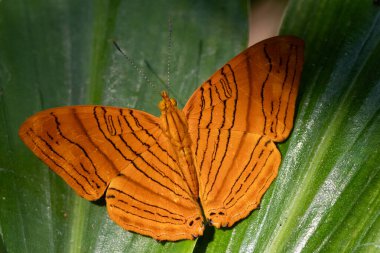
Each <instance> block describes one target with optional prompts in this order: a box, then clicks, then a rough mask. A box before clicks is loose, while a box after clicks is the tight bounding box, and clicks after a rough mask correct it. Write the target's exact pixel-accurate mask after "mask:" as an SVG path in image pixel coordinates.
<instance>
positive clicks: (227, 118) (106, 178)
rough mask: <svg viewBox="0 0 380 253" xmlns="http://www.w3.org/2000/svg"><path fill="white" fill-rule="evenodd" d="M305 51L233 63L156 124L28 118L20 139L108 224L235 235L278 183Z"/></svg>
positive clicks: (165, 101) (166, 101)
mask: <svg viewBox="0 0 380 253" xmlns="http://www.w3.org/2000/svg"><path fill="white" fill-rule="evenodd" d="M303 51H304V43H303V41H302V40H300V39H298V38H296V37H293V36H278V37H273V38H270V39H267V40H264V41H262V42H259V43H258V44H256V45H253V46H251V47H249V48H248V49H246V50H245V51H243V52H242V53H240V54H239V55H237V56H236V57H234V58H233V59H231V60H230V61H229V62H228V63H227V64H225V65H224V66H223V67H222V68H221V69H219V70H218V71H217V72H216V73H215V74H213V75H212V76H211V77H210V78H209V79H208V80H207V81H205V82H204V83H203V84H202V85H201V86H200V87H199V88H198V89H197V90H196V91H195V92H194V93H193V95H192V96H191V97H190V99H189V100H188V102H187V103H186V105H185V107H184V108H183V109H182V110H180V109H179V108H178V107H177V102H176V100H175V99H173V98H170V97H169V95H168V93H167V92H165V91H163V92H162V93H161V96H162V101H161V102H160V103H159V108H160V111H161V116H160V117H155V116H153V115H150V114H148V113H146V112H143V111H139V110H136V109H129V108H117V107H109V106H93V105H88V106H86V105H85V106H65V107H60V108H53V109H48V110H45V111H42V112H39V113H37V114H35V115H33V116H31V117H30V118H28V119H27V120H26V121H25V122H24V123H23V124H22V126H21V127H20V130H19V136H20V137H21V139H22V140H23V142H24V143H25V144H26V145H27V146H28V147H29V148H30V150H31V151H32V152H33V153H34V154H35V155H36V156H37V157H39V158H40V159H41V160H42V161H43V162H44V163H46V164H47V165H48V166H49V167H50V168H51V169H52V170H53V171H54V172H55V173H57V174H58V175H59V176H60V177H62V179H63V180H65V181H66V183H67V184H68V185H70V186H71V187H72V188H73V189H74V190H75V192H76V193H77V194H78V195H79V196H81V197H83V198H85V199H87V200H90V201H94V200H97V199H99V198H101V197H102V196H103V195H104V194H105V200H106V206H107V211H108V214H109V216H110V217H111V219H112V220H114V221H115V222H116V223H117V224H119V225H120V226H121V227H123V228H124V229H126V230H129V231H133V232H137V233H139V234H142V235H146V236H150V237H153V238H155V239H157V240H168V241H176V240H182V239H194V238H197V237H199V236H201V235H202V234H203V231H204V229H205V223H206V221H207V223H208V224H210V225H213V226H215V227H217V228H220V227H231V226H232V225H234V224H235V223H236V222H237V221H239V220H241V219H243V218H245V217H246V216H247V215H249V214H250V213H251V212H252V210H254V209H255V208H257V207H258V205H259V203H260V200H261V198H262V196H263V195H264V193H265V192H266V190H267V189H268V187H269V186H270V184H271V183H272V181H273V180H274V179H275V177H276V176H277V173H278V168H279V165H280V162H281V154H280V152H279V150H278V149H277V147H276V144H275V142H281V141H284V140H285V139H286V138H287V137H288V135H289V134H290V132H291V130H292V128H293V118H294V113H295V103H296V98H297V93H298V86H299V82H300V77H301V71H302V66H303Z"/></svg>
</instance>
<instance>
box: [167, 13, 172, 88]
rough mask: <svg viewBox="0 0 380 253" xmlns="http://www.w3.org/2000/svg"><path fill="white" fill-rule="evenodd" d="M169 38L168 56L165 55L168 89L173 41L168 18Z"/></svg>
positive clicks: (170, 20)
mask: <svg viewBox="0 0 380 253" xmlns="http://www.w3.org/2000/svg"><path fill="white" fill-rule="evenodd" d="M168 23H169V35H168V36H169V38H168V55H167V61H168V80H167V81H168V83H167V86H168V87H169V88H170V86H171V85H170V62H171V54H172V46H173V44H172V43H173V41H172V33H173V23H172V19H171V18H170V17H169V21H168Z"/></svg>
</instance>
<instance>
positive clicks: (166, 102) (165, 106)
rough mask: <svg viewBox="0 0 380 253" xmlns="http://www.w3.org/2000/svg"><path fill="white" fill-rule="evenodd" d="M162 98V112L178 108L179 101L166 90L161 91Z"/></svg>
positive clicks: (160, 106) (159, 105) (160, 104)
mask: <svg viewBox="0 0 380 253" xmlns="http://www.w3.org/2000/svg"><path fill="white" fill-rule="evenodd" d="M161 97H162V100H161V101H160V103H159V104H158V107H159V108H160V111H161V112H168V111H171V110H173V109H176V108H177V101H176V100H175V99H174V98H170V97H169V95H168V93H167V92H166V91H163V92H161Z"/></svg>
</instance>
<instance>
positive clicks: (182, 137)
mask: <svg viewBox="0 0 380 253" xmlns="http://www.w3.org/2000/svg"><path fill="white" fill-rule="evenodd" d="M161 96H162V100H161V101H160V103H159V108H160V111H161V128H162V131H163V133H164V134H165V135H166V137H167V138H168V139H169V141H170V145H171V148H172V149H173V151H174V153H175V154H176V159H177V161H178V164H179V167H180V168H179V170H180V173H181V174H182V176H183V178H184V179H185V181H186V182H187V184H188V187H189V190H190V191H191V194H192V195H193V197H194V199H198V179H197V176H196V170H195V167H194V159H193V156H192V152H191V139H190V135H189V130H188V125H187V120H186V117H185V115H184V113H183V112H182V111H181V110H180V109H178V107H177V102H176V100H175V99H174V98H169V96H168V94H167V93H166V92H165V91H163V92H162V93H161Z"/></svg>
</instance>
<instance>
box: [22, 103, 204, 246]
mask: <svg viewBox="0 0 380 253" xmlns="http://www.w3.org/2000/svg"><path fill="white" fill-rule="evenodd" d="M19 135H20V137H21V139H22V140H23V141H24V142H25V144H26V145H27V146H28V147H29V148H30V149H31V150H32V151H33V153H35V155H37V156H38V157H39V158H40V159H41V160H42V161H44V162H45V163H46V164H47V165H48V166H49V167H50V168H51V169H52V170H53V171H54V172H56V173H57V174H58V175H60V176H61V177H62V178H63V179H64V180H65V181H66V182H67V183H68V184H69V185H70V186H71V187H72V188H73V189H74V190H75V191H76V192H77V193H78V194H79V195H80V196H82V197H83V198H86V199H88V200H96V199H99V198H100V197H101V196H102V195H103V194H104V192H105V191H106V189H107V187H108V190H107V196H106V200H107V208H108V212H109V214H110V216H111V218H112V219H114V220H115V221H116V222H117V223H118V224H119V225H121V226H122V227H124V228H125V229H127V230H131V231H135V232H138V233H141V234H144V235H148V236H152V237H154V238H156V239H161V240H171V239H172V238H174V239H173V240H178V239H185V238H192V237H193V236H194V237H196V236H198V235H201V234H202V232H203V225H202V220H201V219H199V218H198V217H201V213H200V209H199V206H198V204H197V203H196V201H195V200H193V199H192V198H191V197H189V196H190V190H189V189H188V187H187V184H186V183H185V181H184V179H183V176H182V175H181V172H180V170H179V169H178V165H177V161H176V160H175V159H174V158H173V157H174V156H173V155H172V154H173V153H172V152H173V151H172V150H171V149H170V145H168V142H167V138H166V137H165V136H164V135H163V134H162V131H161V129H160V126H159V119H158V118H156V117H154V116H152V115H150V114H147V113H144V112H142V111H138V110H132V109H121V108H115V107H103V106H71V107H61V108H55V109H50V110H46V111H43V112H40V113H37V114H36V115H34V116H32V117H30V118H29V119H28V120H27V121H26V122H25V123H24V124H23V125H22V126H21V128H20V130H19ZM170 233H173V234H174V236H173V237H170V235H169V234H170Z"/></svg>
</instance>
